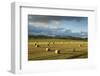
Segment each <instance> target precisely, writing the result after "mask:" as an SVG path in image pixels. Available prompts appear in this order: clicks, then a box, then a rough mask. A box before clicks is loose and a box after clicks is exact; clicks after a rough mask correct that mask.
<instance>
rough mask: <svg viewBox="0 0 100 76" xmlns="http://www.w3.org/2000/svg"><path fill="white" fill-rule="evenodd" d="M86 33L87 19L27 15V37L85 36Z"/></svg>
mask: <svg viewBox="0 0 100 76" xmlns="http://www.w3.org/2000/svg"><path fill="white" fill-rule="evenodd" d="M87 32H88V18H87V17H71V16H43V15H28V34H29V35H50V36H55V35H63V36H68V35H72V36H78V35H83V36H85V35H87Z"/></svg>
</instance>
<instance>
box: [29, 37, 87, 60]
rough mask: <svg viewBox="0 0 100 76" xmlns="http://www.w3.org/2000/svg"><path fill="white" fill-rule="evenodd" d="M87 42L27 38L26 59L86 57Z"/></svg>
mask: <svg viewBox="0 0 100 76" xmlns="http://www.w3.org/2000/svg"><path fill="white" fill-rule="evenodd" d="M87 47H88V42H87V41H86V40H71V39H50V38H49V39H35V38H33V39H29V40H28V60H29V61H32V60H56V59H79V58H82V59H83V58H88V48H87Z"/></svg>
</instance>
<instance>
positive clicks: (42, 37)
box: [28, 35, 88, 41]
mask: <svg viewBox="0 0 100 76" xmlns="http://www.w3.org/2000/svg"><path fill="white" fill-rule="evenodd" d="M28 38H29V39H70V40H84V41H87V40H88V38H80V37H72V36H45V35H38V36H36V35H28Z"/></svg>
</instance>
